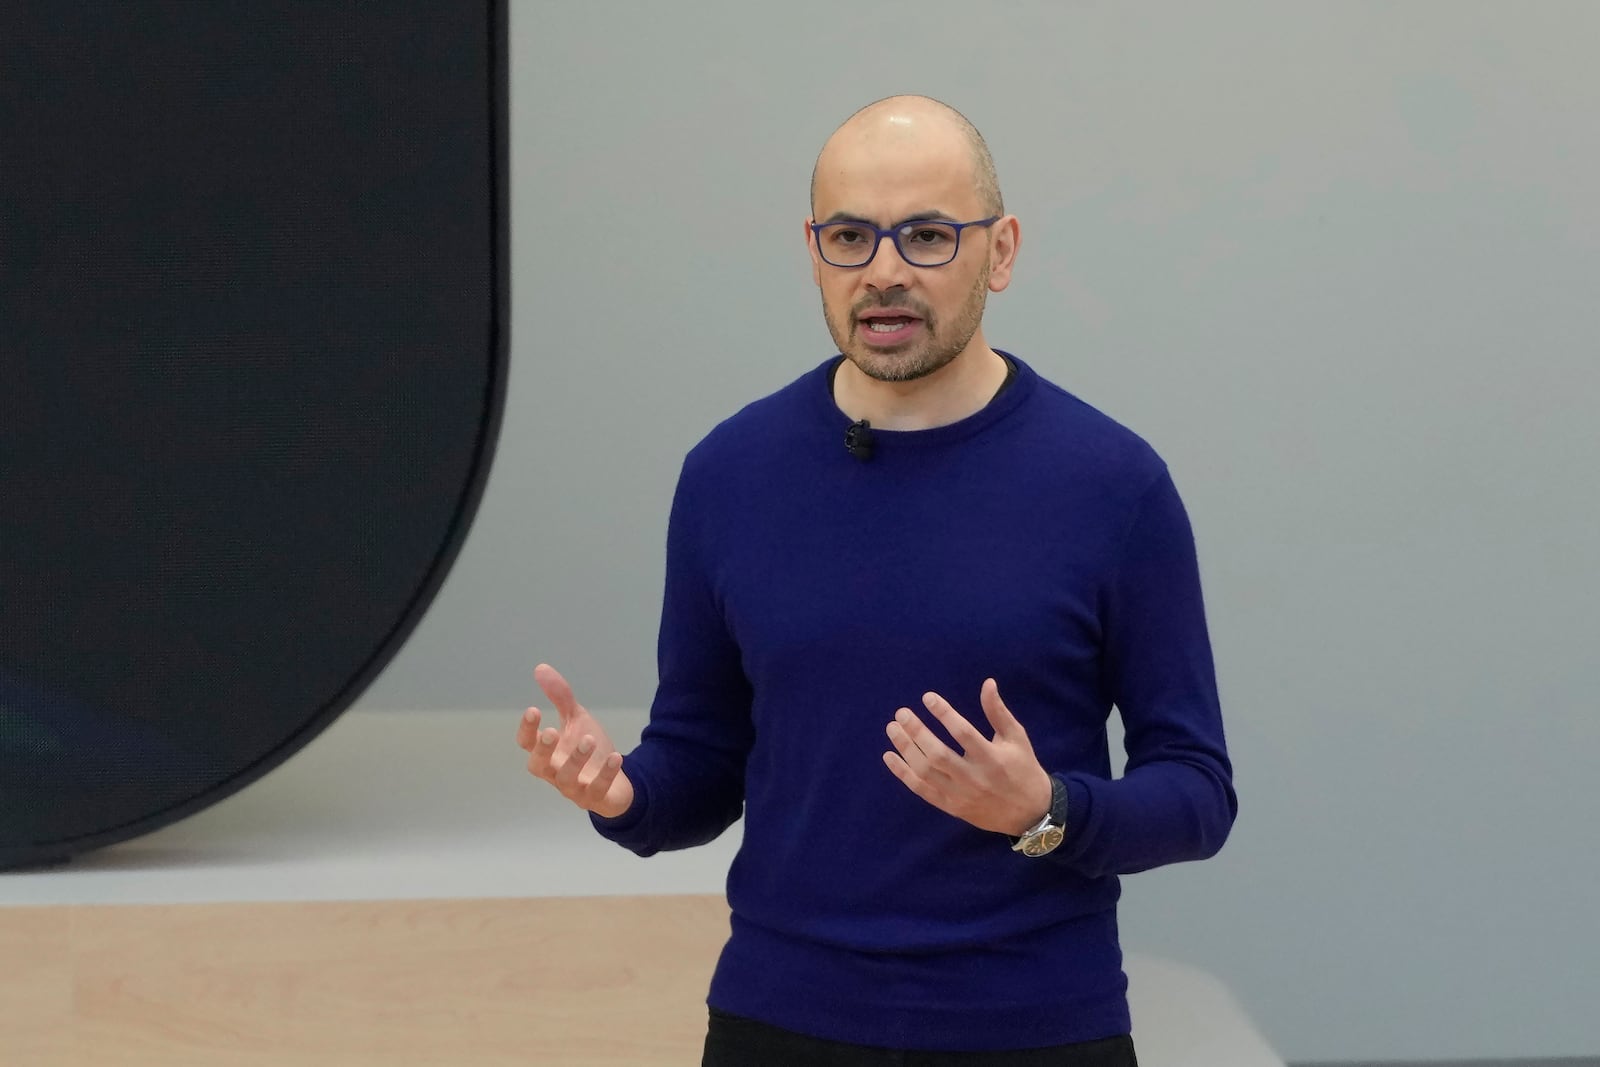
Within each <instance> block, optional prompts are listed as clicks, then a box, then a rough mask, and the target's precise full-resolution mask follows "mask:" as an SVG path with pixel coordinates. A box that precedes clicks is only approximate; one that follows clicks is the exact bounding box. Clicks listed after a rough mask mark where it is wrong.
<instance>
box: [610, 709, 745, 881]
mask: <svg viewBox="0 0 1600 1067" xmlns="http://www.w3.org/2000/svg"><path fill="white" fill-rule="evenodd" d="M623 771H624V773H626V774H627V775H628V778H629V781H630V782H632V783H633V791H634V799H633V804H632V805H631V806H630V807H629V808H628V810H627V811H626V812H624V813H623V814H622V815H620V816H618V817H617V818H615V819H606V818H602V817H601V816H598V815H591V816H590V819H591V822H592V823H593V825H594V827H595V829H596V830H597V831H599V833H600V835H601V836H602V837H604V838H606V839H607V840H609V841H613V842H615V843H616V844H619V845H621V846H622V847H624V848H626V849H628V850H629V851H631V852H634V853H636V854H637V855H640V856H653V855H655V854H656V853H657V852H667V851H672V850H674V849H681V848H693V847H694V846H695V845H703V844H705V843H707V842H708V841H712V840H714V839H715V838H716V837H717V836H718V835H719V834H721V833H722V832H723V831H724V830H726V829H727V828H728V827H729V826H731V825H733V823H734V822H736V821H737V820H738V818H739V816H740V814H741V813H742V812H743V810H744V781H743V760H742V759H740V758H739V757H738V756H737V754H736V753H730V752H727V751H725V750H718V749H715V748H706V747H704V746H699V745H695V744H693V743H686V742H684V741H682V740H679V739H674V738H670V737H661V736H656V737H650V736H648V735H647V736H646V737H645V738H644V739H643V740H642V741H641V742H640V744H639V747H637V748H636V749H634V750H633V751H632V752H630V753H629V754H628V755H627V756H626V758H625V759H624V760H623Z"/></svg>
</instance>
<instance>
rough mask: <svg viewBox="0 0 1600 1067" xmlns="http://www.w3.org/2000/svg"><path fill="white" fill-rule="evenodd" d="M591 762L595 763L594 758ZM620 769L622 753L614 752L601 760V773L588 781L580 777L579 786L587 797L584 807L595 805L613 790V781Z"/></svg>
mask: <svg viewBox="0 0 1600 1067" xmlns="http://www.w3.org/2000/svg"><path fill="white" fill-rule="evenodd" d="M589 762H590V763H593V762H594V760H593V759H591V760H590V761H589ZM620 770H622V753H620V752H612V753H609V754H608V755H607V756H606V758H605V759H603V760H601V761H600V771H599V773H597V774H595V775H594V776H593V777H592V778H590V779H589V780H588V781H585V780H584V779H583V778H581V777H580V778H579V779H578V788H579V789H581V790H583V796H584V799H585V803H584V807H593V806H594V805H596V804H599V803H600V802H601V801H603V800H604V799H605V798H606V794H607V793H609V792H610V791H611V783H612V782H614V781H616V778H617V772H619V771H620Z"/></svg>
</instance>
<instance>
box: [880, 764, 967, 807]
mask: <svg viewBox="0 0 1600 1067" xmlns="http://www.w3.org/2000/svg"><path fill="white" fill-rule="evenodd" d="M883 765H884V766H885V767H888V768H889V773H890V774H893V775H894V776H895V777H896V778H898V779H900V781H901V782H902V783H903V784H904V785H905V787H906V788H907V789H909V790H911V791H912V792H913V793H915V794H916V795H917V796H919V797H921V798H922V799H923V800H926V801H927V802H928V803H929V804H932V805H933V806H934V807H936V808H938V809H939V810H940V811H943V812H949V813H950V814H952V815H954V814H955V813H954V812H953V811H950V806H949V801H948V800H947V799H946V798H945V794H944V791H943V790H942V789H940V788H939V787H938V786H936V785H934V784H933V783H932V782H930V781H928V779H926V778H923V777H922V776H921V775H919V774H917V772H916V771H914V770H912V769H911V765H910V764H909V763H907V762H906V761H905V760H903V759H901V758H900V757H899V756H898V755H896V754H895V753H893V752H885V753H884V754H883Z"/></svg>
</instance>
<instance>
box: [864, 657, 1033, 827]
mask: <svg viewBox="0 0 1600 1067" xmlns="http://www.w3.org/2000/svg"><path fill="white" fill-rule="evenodd" d="M978 699H979V702H980V703H981V704H982V705H983V713H984V715H985V716H987V717H988V719H989V725H990V726H993V727H994V740H993V741H991V740H989V739H988V738H986V737H984V736H983V734H981V733H979V732H978V728H977V727H975V726H973V725H972V723H970V722H968V721H967V720H966V719H964V718H962V716H961V713H960V712H958V711H956V709H955V708H953V707H951V706H950V702H949V701H947V700H945V699H944V697H942V696H940V695H939V694H938V693H926V694H924V695H923V698H922V703H923V705H924V706H925V707H926V708H927V709H928V711H929V712H931V713H932V714H933V717H934V718H935V719H938V720H939V722H940V723H941V724H942V725H943V726H944V728H945V729H946V730H947V731H949V733H950V736H951V738H953V739H954V740H955V742H956V744H957V745H959V746H960V747H961V751H960V752H957V751H956V750H955V749H952V748H951V747H950V746H949V745H947V744H945V743H944V742H943V741H941V740H940V739H939V738H938V737H937V736H936V735H935V734H934V732H933V731H932V730H931V729H929V728H928V725H927V724H926V723H924V722H923V721H922V720H921V719H920V718H919V717H918V716H917V715H916V714H915V713H914V712H912V710H911V709H910V708H901V709H900V710H899V711H898V712H896V713H895V718H894V721H893V722H891V723H889V725H888V728H887V730H886V732H887V733H888V735H889V740H890V742H892V743H893V744H894V747H895V751H894V752H885V753H884V754H883V762H884V764H885V765H886V766H888V768H889V770H890V771H892V772H894V776H895V777H896V778H898V779H900V780H901V781H902V782H904V783H905V784H906V788H908V789H910V790H911V791H912V792H913V793H915V794H917V796H919V797H921V798H922V799H923V800H926V801H927V802H928V803H929V804H932V805H933V806H934V807H936V808H938V809H939V810H940V811H943V812H948V813H949V814H951V815H954V816H955V817H956V818H958V819H963V820H965V821H966V822H969V823H971V824H972V825H973V826H976V827H977V828H978V829H980V830H992V831H994V832H995V833H1001V834H1009V835H1011V836H1012V837H1017V836H1020V835H1021V834H1023V833H1024V832H1026V831H1027V830H1028V829H1030V828H1031V827H1032V826H1033V825H1034V824H1035V823H1037V822H1038V821H1039V820H1040V819H1041V818H1043V817H1044V814H1045V812H1047V811H1049V810H1050V774H1049V772H1047V771H1046V770H1045V769H1044V767H1043V766H1042V765H1041V764H1040V763H1039V760H1038V757H1036V756H1035V755H1034V754H1033V744H1032V743H1031V742H1030V741H1029V740H1028V733H1027V731H1026V730H1024V729H1023V728H1022V724H1021V723H1020V722H1018V721H1017V719H1016V716H1014V715H1012V714H1011V709H1009V708H1007V707H1006V706H1005V703H1004V702H1003V701H1002V700H1001V699H1000V687H999V685H997V684H996V683H995V680H994V679H993V678H990V679H988V680H986V681H985V682H984V683H983V688H982V690H981V691H980V693H979V697H978Z"/></svg>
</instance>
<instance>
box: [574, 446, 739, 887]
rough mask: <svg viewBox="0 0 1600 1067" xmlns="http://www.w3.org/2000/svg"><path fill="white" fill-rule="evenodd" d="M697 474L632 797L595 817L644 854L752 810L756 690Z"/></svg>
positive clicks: (603, 830)
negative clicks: (727, 604) (721, 582)
mask: <svg viewBox="0 0 1600 1067" xmlns="http://www.w3.org/2000/svg"><path fill="white" fill-rule="evenodd" d="M692 458H693V457H692V455H691V460H692ZM693 483H694V479H693V478H692V477H691V475H690V465H689V463H686V464H685V468H684V472H683V474H682V475H680V477H679V480H678V486H677V490H676V492H675V493H674V496H673V502H672V511H671V515H670V518H669V520H668V524H667V570H666V588H665V590H664V593H663V596H662V607H661V629H660V634H659V637H658V639H657V644H656V661H657V670H658V673H659V682H658V684H657V687H656V695H655V699H654V701H653V702H652V704H651V707H650V721H649V723H648V725H646V727H645V729H644V733H643V735H642V736H641V738H640V741H639V745H638V747H636V748H635V749H634V750H633V751H632V752H630V753H628V754H627V755H626V756H625V757H624V758H623V763H622V768H623V771H624V773H626V774H627V775H628V779H629V781H631V782H632V783H633V787H634V801H633V805H632V807H630V808H629V809H628V810H627V811H626V812H624V813H623V814H621V815H620V816H618V817H617V818H615V819H606V818H602V817H601V816H598V815H593V814H591V816H590V820H591V821H592V823H593V824H594V827H595V829H596V830H598V831H599V832H600V834H601V836H603V837H606V838H607V839H609V840H611V841H614V842H616V843H617V844H619V845H622V846H623V847H624V848H627V849H629V850H631V851H633V852H635V853H637V854H639V855H640V856H649V855H653V854H654V853H656V852H660V851H663V850H670V849H679V848H689V847H692V846H694V845H701V844H705V843H706V842H708V841H711V840H713V839H714V838H716V837H717V836H718V835H719V834H721V833H722V831H724V830H726V829H727V828H728V827H729V826H731V825H732V824H733V823H734V822H735V821H736V820H737V819H738V818H739V816H740V814H741V813H742V812H743V810H744V769H745V761H746V758H747V757H748V755H749V751H750V746H751V743H752V740H753V730H752V727H751V720H750V702H751V690H750V685H749V682H748V680H747V679H746V678H745V675H744V671H743V668H742V666H741V664H740V657H739V649H738V647H737V646H736V645H735V644H734V642H733V639H732V637H731V636H730V635H729V633H728V629H727V626H726V624H725V622H724V620H723V615H722V612H721V609H720V607H719V605H718V601H717V597H716V594H715V589H714V586H713V582H712V579H711V575H710V574H709V572H708V571H707V569H706V567H705V566H704V563H703V560H704V559H705V551H704V548H705V546H704V543H703V540H702V536H701V531H702V530H704V529H706V528H707V525H708V524H707V516H706V514H705V512H704V511H703V509H702V508H701V507H700V506H699V505H698V504H697V503H696V496H697V494H696V491H695V487H694V484H693Z"/></svg>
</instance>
